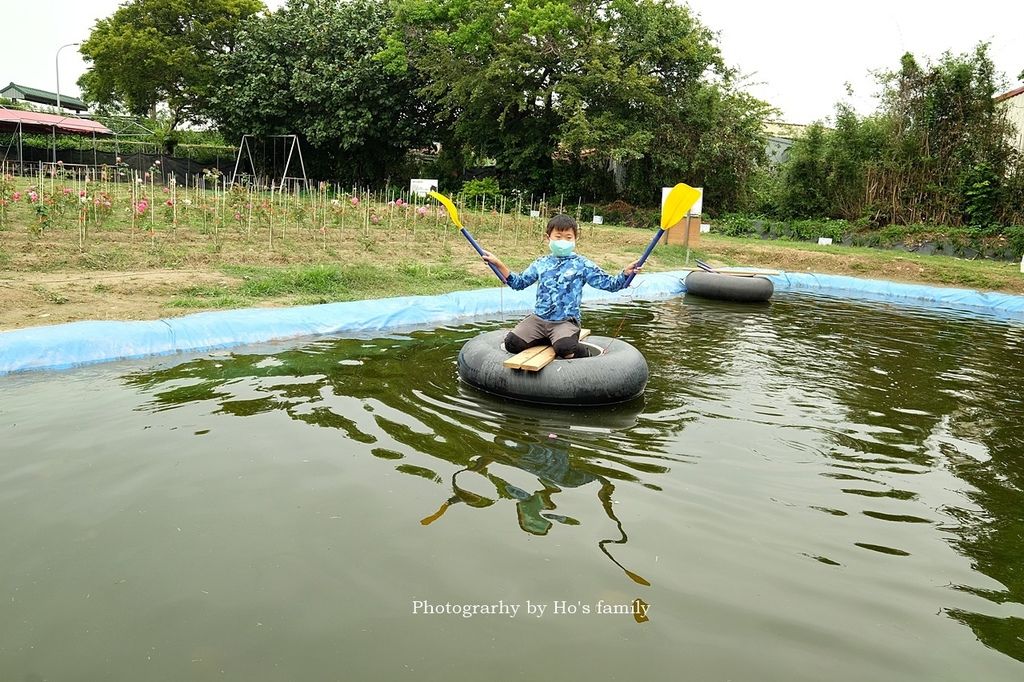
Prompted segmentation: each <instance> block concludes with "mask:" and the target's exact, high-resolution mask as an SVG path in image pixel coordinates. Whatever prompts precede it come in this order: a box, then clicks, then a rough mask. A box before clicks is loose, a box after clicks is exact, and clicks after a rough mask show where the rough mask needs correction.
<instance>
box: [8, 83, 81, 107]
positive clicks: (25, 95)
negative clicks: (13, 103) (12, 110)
mask: <svg viewBox="0 0 1024 682" xmlns="http://www.w3.org/2000/svg"><path fill="white" fill-rule="evenodd" d="M0 96H3V97H7V98H8V99H23V100H25V101H26V102H35V103H37V104H48V105H50V106H51V107H55V106H57V93H55V92H49V91H48V90H38V89H36V88H30V87H27V86H25V85H18V84H17V83H11V84H10V85H8V86H7V87H6V88H4V89H3V90H0ZM60 105H61V106H62V107H64V108H66V109H74V110H75V111H85V110H86V109H88V108H89V107H88V106H86V104H85V102H83V101H82V100H80V99H78V98H77V97H72V96H71V95H63V94H62V95H61V96H60Z"/></svg>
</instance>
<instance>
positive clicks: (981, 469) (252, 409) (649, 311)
mask: <svg viewBox="0 0 1024 682" xmlns="http://www.w3.org/2000/svg"><path fill="white" fill-rule="evenodd" d="M591 321H592V322H591ZM588 326H592V327H593V328H594V329H595V333H598V334H603V335H609V336H617V337H619V338H623V339H625V340H627V341H629V342H630V343H633V344H634V345H636V346H637V347H638V348H640V349H641V350H642V351H643V352H644V354H645V356H646V357H647V360H648V363H649V365H650V366H651V369H652V372H651V381H650V384H649V386H648V390H647V392H646V394H645V396H644V398H643V400H641V401H637V402H634V403H632V404H627V405H623V406H617V407H612V408H605V409H601V410H597V411H588V410H555V409H550V408H536V407H531V406H528V405H521V404H517V403H509V402H506V401H502V400H500V399H497V398H494V397H493V396H488V395H485V394H482V393H479V392H476V391H474V390H472V389H469V388H467V387H464V386H462V385H461V384H460V383H459V382H458V379H457V374H456V368H455V358H456V356H457V354H458V350H459V348H460V347H461V345H462V343H464V342H465V341H466V340H468V339H469V338H471V337H472V336H474V335H476V334H478V333H480V332H481V331H484V330H487V329H491V328H495V327H496V325H467V326H463V327H457V328H450V329H440V330H436V331H432V332H422V333H413V334H410V335H408V336H405V337H396V338H390V339H373V340H357V339H343V340H329V341H320V342H317V343H312V344H309V345H306V346H304V347H301V348H292V349H288V350H283V351H282V350H275V351H273V352H268V353H239V354H221V355H219V356H215V357H208V358H202V359H196V360H193V361H190V362H185V363H182V364H179V365H176V366H173V367H169V368H165V369H158V370H153V371H146V372H139V373H134V374H131V375H129V376H127V377H126V378H125V381H126V382H127V383H128V384H129V385H131V386H134V387H137V388H138V389H140V390H142V391H143V392H144V393H145V395H146V396H147V401H146V403H145V404H144V405H143V407H142V408H141V409H144V410H151V411H162V410H168V409H174V408H175V407H177V406H179V405H182V404H186V403H198V404H209V406H210V410H211V411H212V412H216V413H220V414H225V415H231V416H235V417H243V418H248V417H252V416H254V415H260V414H268V413H283V414H287V415H288V416H289V417H290V418H291V419H293V420H296V421H298V422H302V423H304V424H308V425H310V426H316V427H320V428H327V429H332V430H335V431H337V432H338V433H340V434H343V435H344V437H345V439H346V441H347V443H348V444H350V445H351V446H352V447H353V448H354V449H356V451H359V452H365V453H367V454H368V455H370V456H372V457H375V458H377V459H379V460H380V461H382V462H391V463H390V464H388V466H393V467H394V468H395V470H396V471H399V472H401V473H403V474H406V475H409V476H416V477H421V478H423V479H426V480H430V481H433V482H434V483H437V484H440V485H443V486H445V489H444V491H443V492H441V493H440V494H439V495H438V498H437V502H431V503H430V507H431V508H427V509H423V510H415V512H414V513H413V515H412V517H411V520H412V519H415V520H416V521H419V522H420V523H421V524H422V525H423V526H424V527H425V528H424V529H423V530H424V532H432V530H433V529H432V528H431V526H433V525H434V524H439V523H443V524H448V523H452V522H453V519H451V518H446V513H447V512H448V511H449V510H450V509H451V508H452V507H453V506H458V505H462V506H463V507H464V508H466V509H484V508H488V507H494V506H496V505H498V506H501V505H506V506H507V507H508V509H509V510H511V509H513V508H514V509H515V525H512V524H510V529H512V530H513V531H514V532H515V533H527V534H529V535H531V536H545V535H549V534H554V533H555V532H556V531H557V530H558V529H566V530H572V529H573V527H575V526H576V525H577V524H588V523H590V522H592V521H593V520H594V519H595V518H598V519H599V520H601V521H603V520H604V519H607V520H609V521H611V522H612V526H613V527H614V528H615V530H614V531H613V533H612V537H610V538H607V539H601V540H599V541H598V542H597V548H598V550H599V551H600V552H601V553H602V555H603V556H605V557H607V559H608V560H610V561H611V562H614V564H615V565H616V566H617V567H618V568H620V569H621V570H622V571H624V573H625V575H626V576H627V577H628V578H629V580H630V581H631V583H632V584H638V585H647V584H648V581H647V579H646V578H645V577H643V574H649V575H650V571H651V569H652V567H651V566H649V565H648V566H632V565H629V566H628V567H627V565H624V564H623V563H620V561H619V560H618V557H617V556H616V554H617V553H618V554H619V555H621V554H623V552H622V551H620V549H619V548H620V546H621V545H624V544H626V543H627V541H628V535H627V532H626V531H627V528H625V527H624V526H623V524H622V523H621V522H620V521H619V518H618V516H617V515H616V513H615V507H614V504H613V503H614V499H613V496H614V493H615V491H616V490H617V489H618V490H619V491H620V494H621V492H622V490H623V486H636V487H639V486H642V487H643V488H645V489H649V490H653V491H661V490H662V489H663V487H664V486H667V485H668V484H669V483H670V482H671V481H678V480H679V479H682V478H684V476H683V475H675V476H666V474H668V473H669V472H671V471H674V472H675V473H676V474H678V473H679V471H680V470H682V467H683V465H690V464H694V463H707V462H708V461H718V460H719V459H722V460H725V461H726V462H728V463H730V464H733V465H734V468H733V469H726V471H728V473H729V474H735V473H736V472H737V471H739V472H741V473H743V472H747V473H749V474H750V476H749V479H748V480H747V482H746V483H745V485H746V488H741V489H739V490H738V491H737V490H736V489H734V488H733V487H732V486H733V481H732V480H731V479H730V478H728V477H726V476H725V475H724V474H718V476H719V477H718V478H713V477H712V478H711V479H710V480H708V481H706V485H707V486H708V488H707V491H704V490H703V489H700V488H696V490H697V492H698V493H703V492H706V494H707V497H706V499H701V503H702V504H701V505H699V506H697V507H696V509H697V512H698V513H699V514H701V516H700V518H699V519H698V521H704V522H706V523H708V524H710V523H711V522H710V521H707V519H716V518H717V517H716V515H722V516H723V517H726V518H728V519H729V521H728V523H725V522H723V524H722V526H721V527H720V528H719V527H716V528H718V532H719V533H720V534H722V535H726V534H728V533H729V532H732V531H733V530H734V529H738V530H736V532H740V533H749V534H750V535H757V534H767V533H770V534H771V537H772V538H773V539H774V540H775V541H777V542H779V543H780V544H783V545H787V546H789V545H792V546H793V547H794V548H795V549H794V553H798V554H800V555H802V556H804V557H809V558H810V559H812V560H814V564H815V566H816V567H819V568H820V569H821V570H829V571H836V572H839V571H843V570H847V569H850V567H851V564H854V563H857V564H858V570H866V569H864V565H865V564H864V563H863V562H867V565H870V566H871V567H872V568H874V567H875V565H874V564H871V563H870V562H891V563H890V564H887V566H892V567H894V568H892V569H890V568H887V569H885V570H886V571H889V570H893V571H895V573H896V574H898V573H899V571H900V570H901V567H905V566H908V565H910V564H912V562H914V561H915V560H922V557H931V556H933V555H934V556H941V553H940V552H938V551H937V550H936V549H935V547H934V545H939V546H941V548H942V550H943V551H945V552H946V553H947V554H952V552H950V551H949V549H950V548H952V550H955V552H956V553H957V555H956V558H958V557H963V558H964V559H966V561H964V560H959V559H958V561H959V563H960V564H967V565H968V567H969V569H968V572H967V577H964V576H963V574H958V575H960V576H961V578H959V579H957V580H955V581H953V584H952V585H951V586H950V587H951V589H947V590H946V592H945V593H944V596H945V595H949V594H952V596H948V597H947V598H946V599H947V600H946V601H945V602H944V604H943V611H944V613H946V614H947V615H948V616H949V617H950V618H952V619H954V620H955V621H956V622H958V623H962V624H963V625H965V626H967V627H969V628H970V629H971V631H972V632H973V633H974V635H975V636H976V637H977V638H978V639H979V640H980V641H981V642H983V643H984V644H985V645H986V646H988V647H990V648H992V649H994V650H997V651H1000V652H1002V653H1003V654H1005V655H1007V656H1010V657H1013V658H1015V659H1017V660H1021V661H1024V611H1022V608H1024V607H1022V605H1024V573H1022V572H1021V571H1020V568H1019V567H1020V565H1021V560H1020V558H1021V556H1024V515H1022V512H1021V510H1022V509H1024V504H1022V501H1024V458H1022V456H1021V455H1022V452H1024V438H1022V436H1021V435H1020V418H1021V415H1024V389H1022V388H1021V384H1020V381H1019V377H1021V376H1024V332H1022V327H1021V326H1020V325H1016V324H1009V323H1002V322H1000V323H995V322H992V321H979V320H977V319H974V318H970V317H962V316H957V317H954V316H946V315H939V314H935V313H929V312H925V311H908V310H907V309H905V308H897V307H892V306H885V305H862V304H852V303H850V302H848V301H839V300H835V299H828V298H822V297H808V296H799V297H787V296H777V297H776V300H775V302H773V303H772V305H770V306H757V307H749V306H742V305H724V304H719V303H716V302H708V301H700V300H687V299H682V300H679V299H676V300H671V301H666V302H661V303H657V304H631V305H628V306H613V307H610V308H608V309H606V310H605V311H604V312H602V313H600V314H598V315H593V316H591V317H589V318H588ZM552 436H555V437H554V438H552ZM808 472H810V473H808ZM805 476H806V477H807V478H809V479H811V480H810V481H807V480H806V479H805V478H803V477H805ZM524 478H525V482H524ZM736 486H737V488H738V487H739V484H736ZM590 490H592V491H593V493H592V495H590V499H591V501H592V502H595V504H592V506H591V507H590V508H589V509H590V511H583V512H580V511H576V510H573V509H571V508H569V507H568V505H567V504H566V503H565V500H566V499H567V498H568V497H569V493H570V492H571V491H590ZM724 491H725V492H730V493H732V495H733V497H730V496H729V495H727V494H725V492H724ZM751 491H753V492H751ZM769 491H770V492H769ZM671 492H672V495H669V494H665V495H662V496H660V497H659V500H658V501H659V502H662V503H663V504H664V505H665V507H666V508H667V507H669V506H671V505H675V504H678V503H679V502H692V500H690V499H688V498H685V497H684V495H683V493H681V492H680V491H679V489H678V488H676V489H674V490H672V491H671ZM686 494H691V495H692V494H696V493H694V492H693V491H692V490H690V491H687V493H686ZM758 495H761V497H758ZM763 498H768V499H769V500H770V504H773V505H776V506H778V507H783V506H784V507H786V510H787V511H786V513H787V514H789V515H788V516H781V512H779V513H780V517H779V518H782V519H785V521H787V522H788V523H775V524H774V525H772V523H771V522H770V521H764V522H761V521H760V520H759V519H758V517H757V515H756V514H755V513H753V512H751V511H750V508H751V507H753V508H756V509H757V510H758V512H760V513H764V512H766V511H769V512H772V511H775V510H774V509H771V508H770V507H766V506H759V500H761V499H763ZM574 499H578V498H574ZM434 504H438V505H439V506H438V507H437V508H436V509H434V508H432V507H433V505H434ZM688 508H689V509H691V510H693V509H694V508H695V507H693V506H691V507H688ZM790 510H796V511H790ZM664 514H665V516H666V517H668V518H675V517H673V514H678V512H675V511H674V510H670V509H666V511H665V512H664ZM510 516H511V514H510ZM677 520H678V519H677ZM759 524H761V525H759ZM628 530H630V531H631V532H633V534H634V537H636V535H637V532H638V531H639V530H641V529H638V528H637V527H635V526H634V527H633V528H631V529H628ZM713 539H717V538H713ZM673 540H674V538H671V539H668V540H666V542H672V541H673ZM829 543H831V544H829ZM822 545H828V548H827V549H823V548H822ZM929 552H931V553H932V554H929ZM943 558H944V557H943ZM949 563H950V565H952V564H953V563H955V562H953V561H950V562H949ZM915 566H916V564H915ZM766 570H767V569H766ZM903 570H923V569H921V568H920V567H917V568H915V569H903ZM922 575H924V574H922ZM927 575H928V579H931V578H932V577H933V576H932V574H927ZM917 577H918V578H920V577H921V576H917ZM912 579H914V576H910V577H908V578H907V580H908V582H909V581H911V580H912ZM658 582H659V583H661V582H663V581H658ZM823 584H824V585H831V583H828V582H827V581H824V582H823ZM823 589H824V588H823ZM964 598H967V600H966V601H965V599H964ZM931 613H934V610H932V611H930V612H929V616H930V614H931Z"/></svg>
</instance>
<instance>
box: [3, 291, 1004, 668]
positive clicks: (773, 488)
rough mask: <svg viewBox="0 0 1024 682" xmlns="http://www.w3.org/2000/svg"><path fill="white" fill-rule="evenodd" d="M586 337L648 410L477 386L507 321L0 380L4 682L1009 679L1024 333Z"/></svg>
mask: <svg viewBox="0 0 1024 682" xmlns="http://www.w3.org/2000/svg"><path fill="white" fill-rule="evenodd" d="M586 322H587V326H588V327H590V328H592V329H593V330H594V332H595V333H596V334H602V335H608V336H616V335H617V336H619V337H621V338H624V339H626V340H628V341H630V342H631V343H633V344H634V345H636V346H637V347H638V348H640V349H641V350H642V351H643V352H644V354H645V355H646V357H647V359H648V363H649V364H650V367H651V382H650V384H649V386H648V389H647V392H646V395H645V396H644V398H643V399H641V400H639V401H637V402H634V403H632V404H629V405H625V406H621V407H618V408H616V409H603V410H596V411H585V410H584V411H558V410H553V409H539V408H532V407H528V406H522V405H516V404H509V403H506V402H504V401H501V400H497V399H494V398H490V397H488V396H485V395H482V394H479V393H477V392H475V391H473V390H472V389H469V388H466V387H463V386H461V385H460V384H459V382H458V378H457V374H456V368H455V358H456V356H457V354H458V349H459V347H460V345H461V344H462V343H463V342H464V341H466V340H467V339H469V338H471V337H472V336H474V335H476V334H478V333H480V332H481V331H483V330H488V329H492V328H496V327H498V326H500V324H501V323H500V322H497V321H496V322H490V323H482V324H475V325H466V326H461V327H455V328H447V329H439V330H429V331H427V330H424V331H415V332H410V333H408V334H407V335H402V336H395V337H390V338H375V339H336V340H318V341H315V342H310V343H296V342H292V343H288V344H274V345H265V346H261V347H258V348H247V349H244V350H239V351H235V352H230V353H228V352H223V353H217V354H212V355H204V356H191V357H177V358H172V359H167V358H163V359H158V360H150V361H145V362H131V363H117V364H111V365H103V366H96V367H90V368H83V369H79V370H74V371H68V372H61V373H51V374H37V375H22V376H13V377H0V519H2V524H0V680H3V681H4V682H7V681H8V680H12V681H17V682H21V681H40V680H86V681H92V680H168V681H170V680H244V681H262V680H281V681H289V680H391V679H410V680H446V681H449V680H476V679H489V680H510V679H532V680H609V679H623V680H679V679H689V680H823V679H828V680H976V679H977V680H1020V679H1022V678H1024V568H1022V567H1024V561H1022V558H1024V490H1022V488H1024V459H1022V445H1024V437H1022V433H1021V421H1022V417H1024V389H1022V388H1021V377H1024V359H1022V357H1024V355H1022V352H1024V326H1022V325H1021V324H1019V323H1003V322H999V321H995V320H990V319H984V318H972V317H967V316H963V315H938V314H933V313H926V312H922V311H914V310H910V309H900V308H895V307H890V306H886V305H883V304H870V305H869V304H854V303H850V302H844V301H839V300H835V299H828V298H821V297H810V296H793V295H790V296H778V297H777V300H775V301H774V302H773V303H772V304H771V305H770V306H764V307H760V306H756V307H744V306H734V305H727V304H722V303H711V302H701V301H699V300H691V299H676V300H671V301H667V302H660V303H644V304H640V303H636V304H632V305H627V306H620V307H604V308H592V309H590V310H588V311H586ZM587 361H588V360H582V361H581V362H587ZM637 599H640V600H642V603H643V604H644V605H648V606H649V610H648V611H647V613H646V615H647V618H648V620H647V622H638V620H637V618H635V617H634V616H633V615H631V614H628V613H612V614H605V613H599V612H598V611H599V607H601V606H602V605H613V607H624V608H629V607H632V605H633V604H634V603H635V601H634V600H637ZM421 602H427V603H429V604H430V605H432V606H439V607H444V606H445V605H446V604H451V605H453V607H454V606H459V607H462V606H463V605H465V606H467V607H470V608H474V605H477V606H476V607H475V608H479V605H495V607H496V609H499V610H500V609H501V608H505V609H507V608H508V607H510V606H513V605H514V606H518V607H519V610H518V612H517V613H516V614H515V616H514V617H512V615H511V614H510V613H508V612H507V611H506V612H505V613H495V614H477V615H474V616H472V617H468V618H467V617H464V616H463V615H460V614H446V613H441V614H424V613H418V612H414V611H416V610H420V611H422V608H419V609H418V608H417V604H418V603H421ZM562 603H564V605H565V610H566V611H567V612H560V613H555V612H554V610H555V609H556V608H557V607H558V606H559V605H561V604H562ZM528 604H529V606H531V607H534V609H536V607H537V606H538V605H543V606H544V607H545V610H544V612H543V613H542V614H541V613H537V612H536V611H535V612H534V613H527V612H526V610H527V608H528ZM585 607H586V608H585ZM573 608H575V609H576V612H575V613H571V612H568V611H571V610H572V609H573ZM588 609H589V612H588V613H587V612H585V611H587V610H588ZM641 620H642V619H641Z"/></svg>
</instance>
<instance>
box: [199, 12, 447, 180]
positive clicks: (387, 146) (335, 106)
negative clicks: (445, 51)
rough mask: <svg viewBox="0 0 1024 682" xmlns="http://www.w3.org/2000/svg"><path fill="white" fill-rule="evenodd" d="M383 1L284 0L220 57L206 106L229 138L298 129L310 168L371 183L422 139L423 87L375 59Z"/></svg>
mask: <svg viewBox="0 0 1024 682" xmlns="http://www.w3.org/2000/svg"><path fill="white" fill-rule="evenodd" d="M392 16H393V14H392V10H391V7H390V4H389V3H387V2H383V1H382V0H289V2H288V3H287V4H286V5H285V6H284V7H282V8H281V9H279V10H277V11H275V12H272V13H270V14H269V15H267V16H265V17H259V18H257V19H254V20H252V21H250V22H248V23H247V24H246V26H245V28H244V29H243V30H242V31H241V32H240V34H239V38H238V44H237V46H236V49H235V50H234V51H232V52H231V53H230V54H227V55H224V56H223V57H221V58H220V59H219V60H218V62H217V74H218V78H219V82H220V86H219V87H218V89H217V92H216V93H214V95H213V96H212V98H211V107H210V109H209V113H210V116H211V118H213V119H214V120H215V121H216V122H217V123H218V125H219V126H220V128H221V129H222V130H223V131H224V133H225V135H227V136H228V137H229V139H238V138H239V137H240V136H241V135H243V134H253V135H257V136H267V135H278V134H298V135H299V136H300V139H301V141H302V143H303V146H304V147H305V148H306V149H307V152H311V153H307V161H308V162H310V165H311V166H312V168H311V169H310V170H311V172H312V173H313V174H314V175H317V176H319V177H329V178H333V179H345V180H349V181H367V182H369V181H377V180H380V179H383V178H385V177H386V176H387V175H388V173H389V172H390V171H392V170H394V169H395V168H396V167H397V164H399V163H400V162H401V160H402V159H403V158H404V156H405V155H406V152H407V151H408V150H409V149H410V147H413V146H417V145H420V144H424V143H427V142H429V141H430V140H429V137H430V136H429V135H427V134H426V128H425V125H424V123H425V121H426V120H427V117H426V114H425V112H426V111H427V104H426V102H425V101H424V100H423V98H422V97H421V96H420V95H418V94H417V90H418V88H419V86H420V84H419V83H418V82H417V81H415V80H414V79H413V78H412V76H410V75H409V73H408V72H407V71H406V69H405V68H404V67H403V65H402V64H401V63H396V62H394V61H393V60H384V59H381V58H379V56H378V53H379V52H380V50H381V48H382V47H383V38H382V35H383V34H384V32H385V29H386V28H387V26H388V25H389V22H390V21H391V20H392Z"/></svg>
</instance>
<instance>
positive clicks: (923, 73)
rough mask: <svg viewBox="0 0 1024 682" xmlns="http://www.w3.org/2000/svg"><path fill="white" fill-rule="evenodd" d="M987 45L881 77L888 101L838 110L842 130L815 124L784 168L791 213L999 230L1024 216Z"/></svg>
mask: <svg viewBox="0 0 1024 682" xmlns="http://www.w3.org/2000/svg"><path fill="white" fill-rule="evenodd" d="M1002 82H1003V81H1002V78H1001V77H1000V76H999V75H998V74H997V73H996V71H995V67H994V65H993V63H992V60H991V58H990V57H989V54H988V46H987V45H986V44H981V45H979V46H978V47H977V48H976V49H975V50H974V51H973V52H971V53H967V54H961V55H953V54H949V53H946V54H944V55H942V57H941V58H940V59H939V60H938V61H936V62H926V63H924V64H921V63H919V62H918V60H916V59H915V58H914V56H913V55H911V54H906V55H904V56H903V58H902V59H901V60H900V66H899V69H897V70H893V71H891V72H886V73H883V74H881V75H880V83H881V85H882V98H881V105H880V106H879V108H878V110H877V111H876V112H874V113H873V114H871V115H869V116H865V117H860V116H858V115H857V114H856V113H855V112H854V111H853V110H851V109H850V108H849V107H846V106H843V105H839V106H837V107H836V123H835V128H834V129H832V130H826V129H824V128H822V127H820V126H815V127H812V128H811V130H810V132H809V134H808V135H807V136H805V138H804V139H802V140H799V141H798V142H797V143H796V144H795V145H794V147H793V150H792V155H791V157H790V160H789V162H788V163H787V165H786V167H785V168H784V169H783V176H782V177H783V183H782V193H781V197H780V199H781V200H780V202H779V204H780V208H781V211H782V213H783V214H784V215H786V216H789V217H809V218H817V217H824V216H828V217H835V218H846V219H849V220H855V219H858V218H867V219H869V220H870V221H872V222H873V223H875V224H878V225H886V224H889V223H896V224H903V225H910V224H915V223H930V224H940V225H968V226H973V227H975V228H977V229H981V230H991V229H994V228H995V227H996V226H998V225H1012V224H1019V223H1020V222H1021V220H1022V219H1024V210H1022V209H1021V206H1022V205H1024V202H1022V198H1024V168H1022V167H1021V158H1020V153H1019V151H1018V150H1016V149H1015V148H1014V145H1013V143H1012V141H1013V139H1014V133H1013V127H1012V124H1011V122H1010V121H1009V120H1008V119H1007V116H1006V111H1005V110H1004V109H1003V108H1001V107H999V106H997V103H996V102H995V100H994V95H995V94H996V92H998V90H999V89H1000V87H1001V86H1002Z"/></svg>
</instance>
